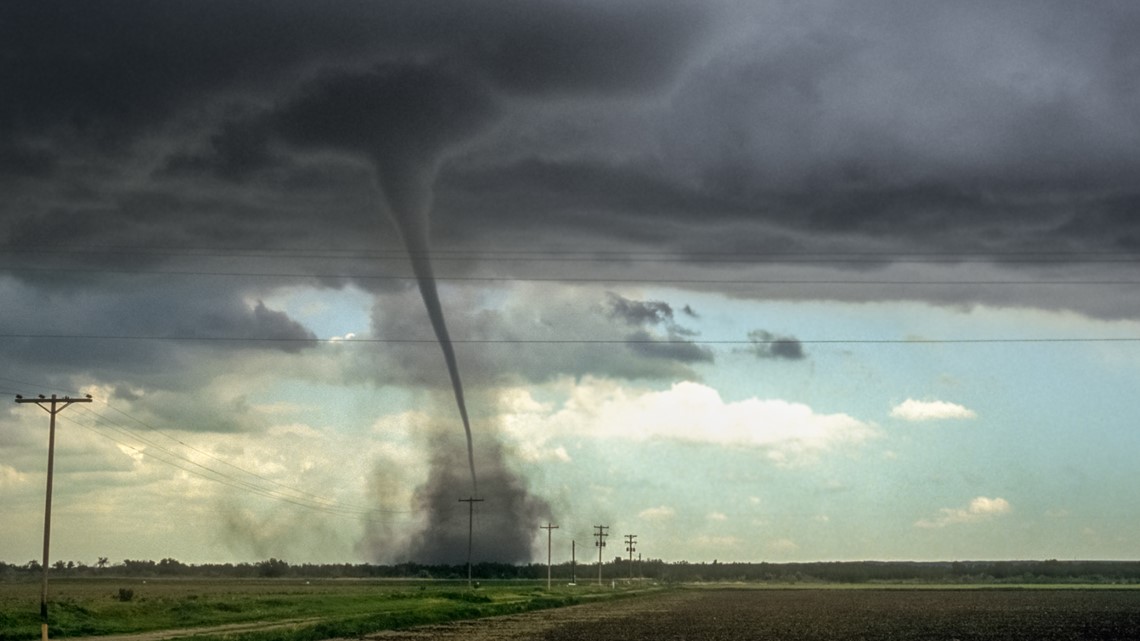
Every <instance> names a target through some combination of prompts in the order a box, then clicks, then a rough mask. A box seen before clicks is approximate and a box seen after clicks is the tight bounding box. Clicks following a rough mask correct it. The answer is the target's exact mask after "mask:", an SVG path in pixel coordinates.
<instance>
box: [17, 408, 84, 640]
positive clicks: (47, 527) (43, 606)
mask: <svg viewBox="0 0 1140 641" xmlns="http://www.w3.org/2000/svg"><path fill="white" fill-rule="evenodd" d="M16 402H17V403H35V404H36V405H39V406H40V407H42V408H43V409H44V411H45V412H47V413H48V414H49V415H50V416H51V423H50V428H49V429H48V460H47V493H46V494H47V499H46V500H45V501H44V567H43V570H44V578H43V583H42V584H41V586H40V638H41V639H43V641H47V638H48V611H47V591H48V547H49V545H50V543H51V480H52V475H53V474H54V473H55V415H56V414H59V413H60V412H62V411H63V409H64V408H65V407H67V406H68V405H71V404H72V403H90V402H91V395H90V394H88V395H87V396H86V397H85V398H70V397H67V396H64V397H63V398H56V396H55V394H52V395H51V398H45V397H44V395H43V394H40V397H39V398H24V397H23V396H20V395H19V394H17V395H16Z"/></svg>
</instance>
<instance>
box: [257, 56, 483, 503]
mask: <svg viewBox="0 0 1140 641" xmlns="http://www.w3.org/2000/svg"><path fill="white" fill-rule="evenodd" d="M492 113H493V110H492V107H491V102H490V99H489V97H488V95H487V93H486V92H485V91H484V90H483V89H482V88H481V87H480V86H479V85H478V84H477V83H476V82H475V81H473V80H471V79H470V78H468V77H466V76H463V75H460V74H458V73H454V72H449V71H447V70H445V69H442V68H438V67H434V66H431V65H427V64H405V63H388V64H382V65H379V66H377V67H375V68H373V69H371V70H368V71H365V72H362V73H346V72H342V71H337V72H334V73H332V74H330V75H328V76H326V77H322V78H318V79H317V80H316V81H314V82H312V83H311V84H310V85H309V86H308V87H307V88H306V89H305V90H304V91H303V92H302V95H301V97H300V98H298V99H297V100H296V101H294V102H293V103H292V104H290V105H289V106H288V107H286V108H285V109H284V110H283V111H282V112H281V113H280V114H279V115H278V121H279V127H280V128H281V129H282V131H283V132H284V133H285V135H286V137H287V138H289V139H291V140H293V141H294V142H297V143H300V144H303V145H311V146H318V147H328V148H334V149H345V150H350V151H355V152H358V153H361V154H363V155H364V156H365V157H367V158H368V159H369V160H370V161H371V162H372V163H373V165H374V167H375V170H376V181H377V183H379V186H380V190H381V192H382V193H383V196H384V200H385V203H386V205H387V209H388V213H389V214H390V216H391V218H392V220H393V222H395V224H396V229H397V231H398V232H399V234H400V238H401V239H402V240H403V242H404V247H405V248H406V249H407V252H408V256H409V258H410V259H411V264H412V269H413V271H414V273H415V276H416V281H417V284H418V285H419V289H420V295H421V297H422V298H423V302H424V307H425V308H426V309H427V313H428V317H429V319H430V320H431V326H432V330H433V331H434V332H435V336H436V339H437V340H438V341H439V346H440V348H441V349H442V351H443V358H444V361H445V363H446V364H447V371H448V376H449V377H450V380H451V386H452V389H453V391H454V394H455V402H456V405H457V406H458V409H459V416H460V418H461V419H462V421H463V430H464V433H465V434H466V437H467V463H468V467H469V469H470V472H471V488H472V492H477V490H478V483H477V480H476V476H475V454H474V439H473V438H472V435H471V422H470V419H469V418H468V415H467V404H466V401H465V400H464V394H463V381H462V379H461V377H460V375H459V364H458V362H457V360H456V358H455V350H454V348H453V347H452V344H451V337H450V335H449V333H448V331H447V322H446V320H445V318H444V314H443V306H442V304H441V303H440V301H439V293H438V291H437V289H436V284H435V277H434V275H433V273H432V266H431V253H430V243H429V239H430V229H431V225H430V211H431V201H432V183H433V182H434V180H435V175H436V171H437V166H438V163H439V160H440V155H441V154H442V153H443V152H444V151H445V150H446V149H447V148H448V147H449V146H451V145H453V144H455V143H457V142H459V141H461V140H462V139H464V138H466V137H468V136H470V135H472V134H473V133H475V132H476V131H477V130H478V129H480V128H481V127H483V126H484V125H485V124H486V123H487V122H488V121H489V119H490V116H491V115H492Z"/></svg>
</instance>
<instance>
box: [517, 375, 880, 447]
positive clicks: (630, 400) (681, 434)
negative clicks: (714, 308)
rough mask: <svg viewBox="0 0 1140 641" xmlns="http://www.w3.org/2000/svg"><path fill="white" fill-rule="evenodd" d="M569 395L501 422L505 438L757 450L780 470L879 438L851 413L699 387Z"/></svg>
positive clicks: (585, 385) (579, 387) (592, 382)
mask: <svg viewBox="0 0 1140 641" xmlns="http://www.w3.org/2000/svg"><path fill="white" fill-rule="evenodd" d="M567 391H568V393H569V395H570V398H569V400H567V401H566V402H565V403H563V404H562V405H561V406H559V407H556V408H551V407H548V406H539V405H534V404H532V405H533V406H527V407H526V409H525V411H518V412H514V413H512V415H511V416H510V417H508V418H507V419H505V420H504V421H503V423H504V425H505V427H506V430H507V432H508V433H511V434H512V435H513V436H514V437H515V438H516V439H517V441H518V442H519V443H524V442H527V441H530V442H532V444H533V445H534V446H535V447H538V448H542V447H544V446H546V445H547V444H548V443H549V442H551V441H553V442H557V441H559V440H561V439H566V438H573V439H583V438H592V439H599V440H608V439H622V440H630V441H649V440H665V441H672V442H676V443H693V444H711V445H722V446H727V447H742V448H756V449H759V450H762V451H763V452H764V453H765V456H766V457H767V458H768V459H769V460H771V461H774V462H776V463H778V464H788V463H793V462H797V461H801V460H805V459H810V457H811V456H812V455H815V454H818V453H819V452H822V451H824V450H827V449H829V448H831V447H834V446H836V445H838V444H853V443H859V442H862V441H864V440H867V439H870V438H874V437H876V436H877V435H878V429H877V428H876V427H875V426H874V425H872V424H869V423H865V422H863V421H860V420H858V419H856V418H854V417H852V416H850V415H847V414H821V413H818V412H816V411H815V410H813V409H812V408H811V407H809V406H807V405H803V404H800V403H790V402H787V401H783V400H778V399H760V398H746V399H743V400H739V401H726V400H725V399H724V398H722V397H721V395H720V393H719V392H717V390H715V389H713V388H711V387H708V386H706V385H702V384H699V383H693V382H681V383H677V384H675V385H673V386H672V387H670V388H669V389H665V390H647V389H640V388H630V387H626V386H623V385H620V384H616V383H614V382H612V381H607V380H600V379H589V378H587V379H584V380H581V381H575V382H574V384H573V387H572V388H570V389H568V390H567Z"/></svg>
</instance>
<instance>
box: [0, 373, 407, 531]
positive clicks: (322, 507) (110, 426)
mask: <svg viewBox="0 0 1140 641" xmlns="http://www.w3.org/2000/svg"><path fill="white" fill-rule="evenodd" d="M0 380H4V381H8V382H12V383H20V384H27V385H29V386H33V387H35V385H34V384H32V383H28V382H26V381H16V380H14V379H9V378H0ZM40 388H41V389H43V387H42V386H41V387H40ZM60 391H62V390H60ZM12 393H17V392H15V391H14V390H13V392H12ZM69 395H70V393H69ZM75 396H79V394H75ZM100 402H101V403H102V404H103V405H105V406H106V407H107V408H109V409H112V410H114V411H115V412H117V413H119V414H121V415H122V416H124V417H126V418H128V419H130V420H132V421H134V422H136V423H138V424H139V425H142V426H144V427H146V428H147V429H148V430H149V431H150V432H153V433H155V434H158V435H161V436H163V437H165V438H166V439H169V440H171V441H173V442H175V443H177V444H178V445H180V446H182V447H184V448H186V449H189V450H191V451H193V452H195V453H197V454H200V455H202V456H205V457H206V458H208V459H210V460H213V461H216V462H217V463H220V464H223V465H225V466H226V467H227V468H229V469H231V470H233V471H234V472H237V473H239V475H235V474H232V473H226V472H223V471H220V470H218V469H215V468H213V467H211V466H209V465H206V464H204V463H201V462H199V461H195V460H194V459H192V458H190V457H189V456H186V455H184V454H182V453H179V452H177V451H175V450H174V449H172V448H170V447H167V446H165V445H163V444H162V443H159V442H158V441H156V440H154V439H151V438H147V437H146V436H143V435H140V434H138V433H137V432H135V431H134V430H131V429H130V428H127V427H125V426H123V425H122V424H120V423H118V422H116V421H114V420H113V419H111V418H109V417H107V416H105V415H103V414H100V413H99V412H96V411H93V410H91V409H89V408H87V407H86V406H85V405H81V406H77V407H78V408H79V409H80V410H81V411H83V412H85V413H86V415H87V416H88V417H89V423H83V422H80V421H77V420H74V419H72V418H69V417H68V416H61V420H62V421H65V422H67V423H69V424H71V425H75V426H77V427H80V428H82V429H86V430H88V431H90V432H92V433H94V434H97V435H99V436H101V437H103V438H106V439H108V440H110V441H112V442H114V443H116V444H118V445H120V446H121V447H124V448H127V449H129V450H130V451H131V452H134V453H136V454H138V455H141V456H146V457H148V458H150V459H152V460H155V461H158V462H161V463H164V464H166V465H169V466H171V467H174V468H177V469H180V470H182V471H184V472H186V473H188V474H191V475H193V476H197V477H199V478H202V479H205V480H208V481H212V482H215V483H218V484H221V485H225V486H228V487H232V488H235V489H238V490H242V491H244V492H247V493H249V494H252V495H256V496H261V497H263V498H268V499H273V500H275V501H280V502H284V503H288V504H290V505H293V506H296V507H301V508H305V509H308V510H313V511H318V512H322V513H325V514H330V515H339V516H354V517H361V518H364V519H370V518H375V517H376V516H377V515H379V514H411V513H414V512H415V511H413V510H390V509H379V508H370V507H365V506H358V505H351V504H345V503H341V502H339V501H336V500H333V499H329V498H326V497H323V496H320V495H317V494H314V493H312V492H308V491H306V490H302V489H299V488H296V487H292V486H290V485H286V484H284V483H280V482H278V481H275V480H273V479H270V478H268V477H266V476H264V475H262V474H259V473H257V472H254V471H252V470H248V469H246V468H244V467H241V466H239V465H236V464H233V463H231V462H229V461H226V460H225V459H222V458H221V457H218V456H216V455H213V454H210V453H209V452H206V451H204V450H202V449H200V448H197V447H194V446H192V445H190V444H188V443H186V442H184V441H182V440H181V439H178V438H176V437H174V436H172V435H170V434H167V433H166V432H164V431H162V430H159V429H158V428H155V427H154V426H152V425H150V424H149V423H147V422H145V421H143V420H141V419H139V418H137V417H134V416H132V415H130V414H129V413H127V412H125V411H123V410H121V409H119V408H115V407H113V406H112V405H110V404H109V403H107V402H105V401H100ZM116 433H117V434H118V436H116ZM124 439H127V440H124ZM140 445H141V447H140ZM240 475H246V476H247V477H252V478H253V479H255V480H254V481H251V480H249V479H247V478H242V477H241V476H240Z"/></svg>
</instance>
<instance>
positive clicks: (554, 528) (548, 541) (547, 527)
mask: <svg viewBox="0 0 1140 641" xmlns="http://www.w3.org/2000/svg"><path fill="white" fill-rule="evenodd" d="M538 527H539V528H540V529H543V530H546V589H547V590H549V589H550V531H551V530H557V529H558V526H557V525H551V524H550V522H549V521H547V523H546V525H540V526H538Z"/></svg>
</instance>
